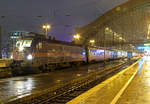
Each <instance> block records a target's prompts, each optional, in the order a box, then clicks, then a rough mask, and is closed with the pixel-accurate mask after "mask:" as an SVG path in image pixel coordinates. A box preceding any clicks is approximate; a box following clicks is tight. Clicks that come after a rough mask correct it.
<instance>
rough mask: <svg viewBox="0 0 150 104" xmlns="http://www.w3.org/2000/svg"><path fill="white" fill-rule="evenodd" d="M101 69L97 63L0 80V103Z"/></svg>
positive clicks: (117, 62) (116, 62)
mask: <svg viewBox="0 0 150 104" xmlns="http://www.w3.org/2000/svg"><path fill="white" fill-rule="evenodd" d="M121 62H122V61H115V62H113V63H112V62H111V63H109V64H108V65H107V66H111V65H114V64H119V63H121ZM102 68H103V67H102V63H101V64H100V63H99V64H93V65H87V66H81V67H78V68H77V67H76V68H68V69H65V70H59V71H54V72H50V73H45V74H40V75H32V76H25V77H14V78H7V79H0V102H3V101H6V100H9V99H12V98H20V97H23V96H26V95H30V94H31V93H36V92H38V91H41V90H44V89H47V88H50V87H53V86H54V85H57V84H59V83H64V82H67V81H71V80H73V79H76V78H78V77H80V76H82V75H85V74H87V73H90V72H93V71H97V70H100V69H102Z"/></svg>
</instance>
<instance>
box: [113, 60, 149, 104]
mask: <svg viewBox="0 0 150 104" xmlns="http://www.w3.org/2000/svg"><path fill="white" fill-rule="evenodd" d="M144 60H145V63H144V64H143V68H142V70H139V71H138V73H137V75H136V76H135V78H134V79H133V81H132V82H131V84H130V85H129V86H128V87H127V89H126V90H125V91H124V93H123V94H122V96H121V97H120V98H119V100H118V101H117V103H116V104H150V57H145V59H144Z"/></svg>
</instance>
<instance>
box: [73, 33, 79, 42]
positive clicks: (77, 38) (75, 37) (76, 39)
mask: <svg viewBox="0 0 150 104" xmlns="http://www.w3.org/2000/svg"><path fill="white" fill-rule="evenodd" d="M73 38H74V39H75V43H77V42H78V41H79V40H80V38H81V36H80V34H79V33H77V34H75V35H73Z"/></svg>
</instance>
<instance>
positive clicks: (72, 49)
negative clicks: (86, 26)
mask: <svg viewBox="0 0 150 104" xmlns="http://www.w3.org/2000/svg"><path fill="white" fill-rule="evenodd" d="M136 55H137V54H136V53H133V52H125V51H117V50H104V49H103V48H99V47H95V46H82V45H77V44H73V43H70V42H64V41H58V40H52V39H46V38H45V37H44V36H42V35H38V36H26V37H22V38H19V39H18V41H17V42H16V48H15V49H14V51H13V52H12V56H11V58H12V59H13V63H12V64H11V67H12V69H13V70H14V73H39V72H48V71H52V70H55V69H56V68H60V67H67V66H72V65H79V64H82V63H91V62H97V61H104V59H105V60H115V59H119V58H126V57H129V56H130V57H132V56H136Z"/></svg>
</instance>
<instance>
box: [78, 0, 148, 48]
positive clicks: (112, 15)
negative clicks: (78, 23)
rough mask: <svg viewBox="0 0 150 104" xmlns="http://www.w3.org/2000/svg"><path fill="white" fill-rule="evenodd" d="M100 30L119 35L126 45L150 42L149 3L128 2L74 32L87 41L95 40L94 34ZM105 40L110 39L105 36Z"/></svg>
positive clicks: (139, 1) (137, 0) (142, 1)
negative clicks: (107, 30)
mask: <svg viewBox="0 0 150 104" xmlns="http://www.w3.org/2000/svg"><path fill="white" fill-rule="evenodd" d="M102 28H104V29H105V28H107V29H109V30H111V32H113V33H117V34H119V35H120V38H123V39H124V40H126V42H124V43H126V44H133V45H135V46H136V45H139V44H143V43H147V42H150V1H149V0H129V1H128V2H126V3H124V4H121V5H119V6H117V7H115V8H113V9H112V10H110V11H108V12H107V13H105V14H104V15H102V16H100V17H99V18H97V19H96V20H95V21H93V22H91V23H90V24H88V25H86V26H83V27H80V28H76V32H78V33H80V34H81V35H82V36H83V37H86V38H85V40H84V41H86V40H87V39H91V38H96V34H98V33H99V30H100V29H102ZM99 35H103V34H99ZM121 36H122V37H121ZM106 38H107V39H108V38H111V37H109V36H108V37H107V36H106ZM108 41H109V39H108ZM116 41H117V40H116Z"/></svg>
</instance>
